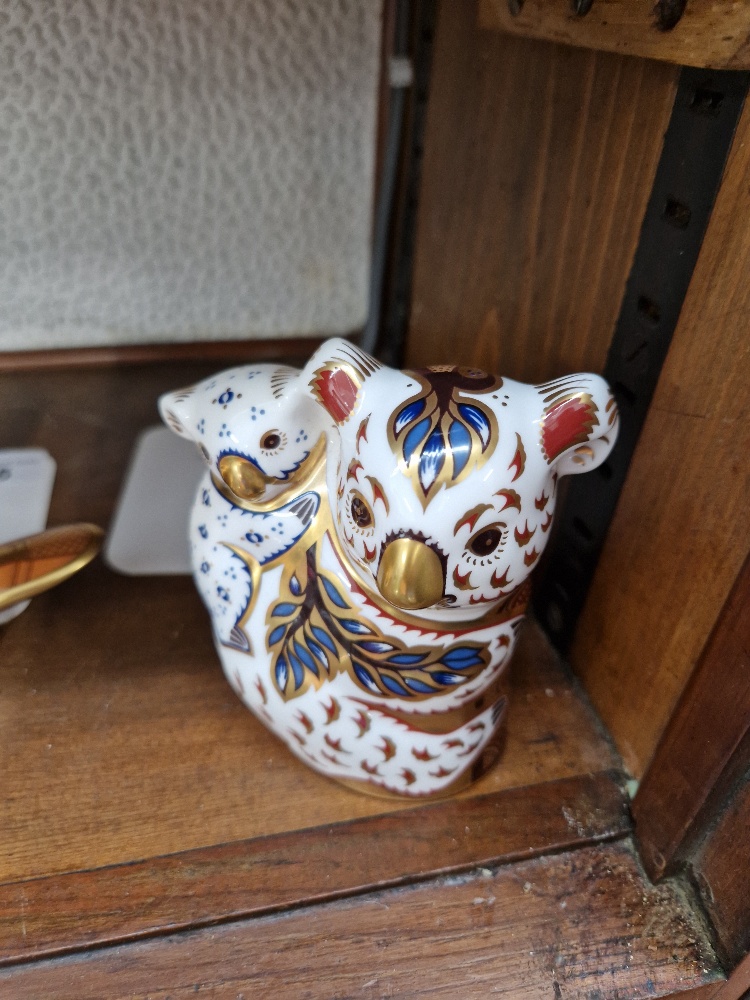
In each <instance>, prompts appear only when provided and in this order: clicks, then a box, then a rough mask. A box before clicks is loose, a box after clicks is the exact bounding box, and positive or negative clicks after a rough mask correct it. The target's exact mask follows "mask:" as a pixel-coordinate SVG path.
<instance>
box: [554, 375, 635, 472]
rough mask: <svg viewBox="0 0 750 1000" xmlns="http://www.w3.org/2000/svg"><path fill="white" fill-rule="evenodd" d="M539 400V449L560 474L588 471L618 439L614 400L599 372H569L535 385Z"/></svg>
mask: <svg viewBox="0 0 750 1000" xmlns="http://www.w3.org/2000/svg"><path fill="white" fill-rule="evenodd" d="M536 391H537V393H538V394H539V396H540V399H541V403H542V419H541V421H540V424H541V448H542V454H543V455H544V457H545V458H546V459H547V463H548V464H549V465H550V466H554V467H555V470H556V471H557V473H558V474H559V475H560V476H568V475H574V474H575V473H578V472H589V471H590V470H591V469H595V468H596V467H597V466H598V465H601V464H602V462H603V461H604V460H605V459H606V458H607V456H608V455H609V453H610V452H611V451H612V448H613V447H614V443H615V441H616V439H617V430H618V422H619V421H618V413H617V403H616V402H615V398H614V396H613V395H612V391H611V390H610V388H609V386H608V385H607V383H606V382H605V381H604V379H603V378H600V377H599V376H598V375H588V374H581V375H569V376H568V377H567V378H561V379H557V380H556V381H554V382H547V383H545V384H544V385H538V386H536Z"/></svg>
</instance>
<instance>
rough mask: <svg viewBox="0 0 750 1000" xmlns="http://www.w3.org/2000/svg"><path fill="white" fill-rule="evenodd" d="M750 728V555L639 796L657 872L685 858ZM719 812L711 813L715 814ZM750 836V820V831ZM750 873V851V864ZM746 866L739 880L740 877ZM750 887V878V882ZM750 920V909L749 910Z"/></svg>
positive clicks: (641, 830) (643, 843) (640, 820)
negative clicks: (703, 813)
mask: <svg viewBox="0 0 750 1000" xmlns="http://www.w3.org/2000/svg"><path fill="white" fill-rule="evenodd" d="M749 731H750V559H747V560H746V561H745V565H744V566H743V568H742V570H741V572H740V575H739V577H738V578H737V580H736V582H735V584H734V586H733V588H732V591H731V593H730V595H729V599H728V601H727V603H726V605H725V606H724V609H723V611H722V613H721V615H720V617H719V621H718V623H717V626H716V628H715V629H714V632H713V634H712V636H711V638H710V640H709V642H708V643H707V645H706V648H705V650H704V651H703V655H702V656H701V660H700V663H699V664H698V667H697V668H696V670H695V672H694V674H693V676H692V678H691V680H690V683H689V684H688V686H687V688H686V690H685V692H684V693H683V695H682V697H681V699H680V702H679V704H678V706H677V708H676V710H675V712H674V714H673V716H672V718H671V719H670V722H669V725H668V726H667V729H666V732H665V733H664V736H663V738H662V740H661V742H660V743H659V746H658V748H657V751H656V754H655V756H654V759H653V760H652V762H651V765H650V766H649V769H648V771H647V772H646V775H645V777H644V779H643V781H642V782H641V785H640V788H639V789H638V794H637V795H636V797H635V802H634V803H633V811H634V815H635V819H636V829H637V835H638V841H639V844H640V847H641V851H642V853H643V857H644V861H645V863H646V867H647V869H648V871H649V873H650V875H651V876H652V877H653V878H658V877H660V876H661V875H663V874H664V872H665V870H666V871H669V870H670V868H672V867H673V865H674V863H675V861H676V860H679V859H682V860H684V858H685V854H686V851H685V841H686V840H688V839H691V838H692V839H695V837H696V836H697V835H698V834H699V831H696V830H695V829H694V827H695V826H696V824H697V822H698V817H699V815H700V814H701V813H702V812H703V810H704V807H705V805H706V803H707V802H708V801H710V800H713V798H714V797H715V794H716V786H717V783H719V782H720V780H721V779H722V776H723V774H724V772H725V771H726V770H727V769H728V768H730V765H731V766H732V770H734V769H735V768H739V769H740V770H745V769H746V768H747V767H748V766H750V759H747V757H746V758H745V759H744V760H740V761H739V762H738V763H737V765H732V759H733V757H734V756H735V754H736V752H737V751H738V749H739V748H740V746H741V744H742V742H743V740H745V739H746V737H747V735H748V732H749ZM712 819H713V817H709V818H708V822H711V821H712ZM746 839H748V841H750V826H749V827H748V837H747V838H746ZM745 871H746V872H747V877H748V879H750V859H748V864H747V866H746V868H745ZM741 872H742V869H741V870H740V872H738V876H737V878H736V879H735V881H736V882H737V883H738V887H739V886H740V883H741V881H742V880H741ZM745 892H746V893H747V894H748V895H750V883H748V884H746V885H745ZM748 923H749V924H750V915H749V916H748Z"/></svg>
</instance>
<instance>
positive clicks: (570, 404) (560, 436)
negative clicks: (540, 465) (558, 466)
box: [542, 393, 599, 465]
mask: <svg viewBox="0 0 750 1000" xmlns="http://www.w3.org/2000/svg"><path fill="white" fill-rule="evenodd" d="M596 412H597V408H596V404H595V403H594V401H593V400H592V398H591V396H590V395H589V394H588V393H580V394H579V395H575V396H570V397H569V398H568V399H563V400H561V401H560V402H558V403H554V404H553V405H552V406H551V407H550V408H549V409H548V410H547V411H546V412H545V414H544V418H543V420H542V451H543V452H544V457H545V458H546V459H547V461H548V462H549V463H550V465H551V464H552V462H554V461H555V459H556V458H558V457H559V456H560V455H562V453H563V452H564V451H567V450H568V449H569V448H573V447H574V446H575V445H577V444H585V443H586V442H587V441H588V440H589V438H590V437H591V432H592V431H593V429H594V427H595V425H596V424H598V423H599V420H598V419H597V415H596Z"/></svg>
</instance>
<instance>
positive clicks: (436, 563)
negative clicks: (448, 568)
mask: <svg viewBox="0 0 750 1000" xmlns="http://www.w3.org/2000/svg"><path fill="white" fill-rule="evenodd" d="M378 588H379V589H380V593H381V594H382V595H383V597H384V598H385V599H386V601H388V602H389V604H392V605H393V606H394V607H395V608H401V609H402V610H403V611H416V610H417V609H418V608H429V607H430V605H432V604H436V603H437V602H438V601H439V600H440V599H441V598H442V596H443V567H442V564H441V562H440V559H439V558H438V556H437V555H436V554H435V552H433V551H432V549H431V548H429V547H428V546H427V545H425V544H424V542H418V541H416V540H415V539H413V538H397V539H396V540H395V541H393V542H390V544H389V545H387V546H386V550H385V552H384V553H383V558H382V559H381V560H380V568H379V569H378Z"/></svg>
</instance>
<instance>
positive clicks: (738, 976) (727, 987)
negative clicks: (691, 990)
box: [700, 954, 750, 1000]
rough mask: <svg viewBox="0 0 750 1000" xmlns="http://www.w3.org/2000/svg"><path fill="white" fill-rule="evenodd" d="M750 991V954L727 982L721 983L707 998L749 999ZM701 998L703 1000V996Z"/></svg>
mask: <svg viewBox="0 0 750 1000" xmlns="http://www.w3.org/2000/svg"><path fill="white" fill-rule="evenodd" d="M749 992H750V954H748V955H745V957H744V958H743V959H742V961H741V962H740V964H739V965H738V966H737V967H736V969H735V970H734V972H733V973H732V974H731V975H730V977H729V979H728V980H727V982H726V983H722V984H720V985H719V986H718V987H717V989H716V992H715V993H712V994H711V996H710V998H709V997H706V1000H743V998H744V1000H747V996H748V993H749ZM700 1000H703V998H702V997H701V998H700Z"/></svg>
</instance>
